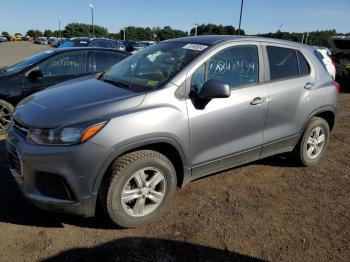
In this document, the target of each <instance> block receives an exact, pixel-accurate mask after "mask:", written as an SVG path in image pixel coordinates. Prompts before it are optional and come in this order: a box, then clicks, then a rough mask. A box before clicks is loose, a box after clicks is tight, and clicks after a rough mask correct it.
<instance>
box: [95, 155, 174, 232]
mask: <svg viewBox="0 0 350 262" xmlns="http://www.w3.org/2000/svg"><path fill="white" fill-rule="evenodd" d="M175 190H176V173H175V168H174V166H173V164H172V163H171V162H170V160H169V159H168V158H166V157H165V156H164V155H162V154H160V153H158V152H155V151H151V150H142V151H137V152H133V153H129V154H126V155H123V156H121V157H119V158H118V159H117V160H116V161H115V162H114V163H113V164H112V166H111V168H110V174H109V176H107V177H106V178H105V179H104V181H103V182H102V185H101V190H100V195H99V197H100V201H101V204H102V207H103V209H104V210H105V212H106V213H107V215H108V216H109V217H110V218H111V219H112V221H113V222H114V223H116V224H117V225H119V226H121V227H125V228H129V227H136V226H140V225H143V224H145V223H147V222H148V221H150V220H152V219H154V218H156V217H158V216H160V214H161V213H162V212H163V211H164V210H165V209H166V207H167V205H168V204H169V202H170V200H171V198H172V196H173V194H174V192H175Z"/></svg>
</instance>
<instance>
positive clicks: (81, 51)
mask: <svg viewBox="0 0 350 262" xmlns="http://www.w3.org/2000/svg"><path fill="white" fill-rule="evenodd" d="M76 53H84V54H85V72H84V73H80V74H85V73H88V72H89V70H88V69H89V64H88V51H86V50H77V51H73V52H62V53H59V54H56V55H54V56H52V57H50V59H48V60H45V61H41V62H40V63H38V64H37V65H36V67H37V68H40V70H41V67H40V65H41V64H46V63H50V62H51V61H52V60H54V59H56V58H57V57H58V56H62V55H66V54H70V55H72V54H73V55H74V54H76ZM70 75H79V74H63V75H51V76H44V78H47V77H61V76H70Z"/></svg>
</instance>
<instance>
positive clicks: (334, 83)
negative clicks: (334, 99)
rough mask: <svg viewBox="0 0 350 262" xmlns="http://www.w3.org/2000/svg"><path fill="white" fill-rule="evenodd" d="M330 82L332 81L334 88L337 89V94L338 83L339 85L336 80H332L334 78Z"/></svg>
mask: <svg viewBox="0 0 350 262" xmlns="http://www.w3.org/2000/svg"><path fill="white" fill-rule="evenodd" d="M332 83H333V85H334V87H335V89H336V90H337V93H338V94H339V92H340V85H339V83H338V82H337V81H334V80H333V81H332Z"/></svg>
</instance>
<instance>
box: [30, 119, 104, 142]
mask: <svg viewBox="0 0 350 262" xmlns="http://www.w3.org/2000/svg"><path fill="white" fill-rule="evenodd" d="M106 123H107V121H103V122H97V123H96V122H95V123H92V122H87V123H83V124H79V125H74V126H69V127H63V128H56V129H38V128H30V129H29V132H28V138H30V139H31V140H32V141H34V142H35V143H37V144H40V145H74V144H79V143H83V142H85V141H87V140H89V139H90V138H91V137H93V136H94V135H95V134H97V133H98V132H99V131H100V130H101V129H102V128H103V127H104V126H105V125H106Z"/></svg>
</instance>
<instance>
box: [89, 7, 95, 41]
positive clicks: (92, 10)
mask: <svg viewBox="0 0 350 262" xmlns="http://www.w3.org/2000/svg"><path fill="white" fill-rule="evenodd" d="M90 8H91V25H92V37H95V25H94V5H93V4H90Z"/></svg>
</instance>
